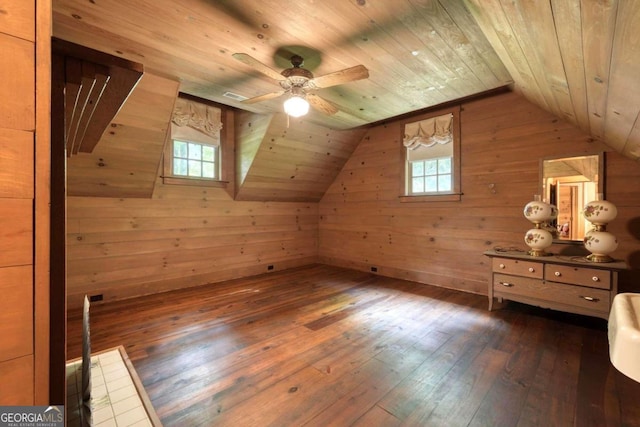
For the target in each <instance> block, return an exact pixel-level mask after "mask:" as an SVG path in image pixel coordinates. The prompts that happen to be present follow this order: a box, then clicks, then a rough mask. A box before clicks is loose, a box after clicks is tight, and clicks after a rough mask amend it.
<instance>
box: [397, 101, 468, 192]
mask: <svg viewBox="0 0 640 427" xmlns="http://www.w3.org/2000/svg"><path fill="white" fill-rule="evenodd" d="M445 114H452V115H453V121H452V124H451V130H452V132H453V142H452V144H453V159H452V165H451V166H452V168H453V171H452V181H453V182H452V187H451V191H447V192H440V193H424V194H415V195H413V194H410V191H409V189H410V185H411V184H410V179H411V172H410V170H409V169H410V168H409V162H408V160H407V148H406V147H405V146H404V145H403V144H402V140H403V139H404V134H405V126H406V125H407V124H409V123H414V122H419V121H421V120H426V119H430V118H432V117H437V116H442V115H445ZM460 145H461V144H460V106H455V107H451V108H445V109H442V110H438V111H433V112H430V113H425V114H422V115H419V116H414V117H412V118H411V119H407V120H405V121H403V122H402V123H401V125H400V150H402V161H403V166H402V168H403V173H402V174H401V178H400V180H401V183H400V194H401V195H400V196H399V199H400V201H401V202H430V201H437V202H444V201H460V200H461V196H462V190H461V182H460V181H461V179H460V177H461V170H460V169H461V164H462V162H461V159H460V157H461V155H460V152H461V148H460Z"/></svg>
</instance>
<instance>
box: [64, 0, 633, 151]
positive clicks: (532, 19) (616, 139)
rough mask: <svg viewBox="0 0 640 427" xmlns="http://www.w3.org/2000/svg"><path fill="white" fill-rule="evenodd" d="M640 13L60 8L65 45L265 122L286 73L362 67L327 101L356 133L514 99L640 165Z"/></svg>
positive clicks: (189, 4)
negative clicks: (406, 117) (486, 97)
mask: <svg viewBox="0 0 640 427" xmlns="http://www.w3.org/2000/svg"><path fill="white" fill-rule="evenodd" d="M638 26H640V2H635V1H632V0H547V1H533V0H515V1H514V0H463V1H461V0H393V1H391V0H335V1H329V0H325V1H319V0H298V1H285V0H280V1H277V0H216V1H214V0H183V1H180V2H176V1H173V0H138V1H129V0H53V32H54V36H56V37H58V38H61V39H63V40H68V41H71V42H74V43H77V44H80V45H83V46H87V47H90V48H93V49H96V50H99V51H103V52H106V53H109V54H112V55H116V56H120V57H123V58H125V59H128V60H131V61H135V62H139V63H142V64H143V65H144V67H145V72H149V73H152V74H155V75H158V76H162V77H165V78H168V79H174V80H177V81H179V90H180V91H181V92H184V93H187V94H191V95H194V96H198V97H201V98H205V99H209V100H212V101H216V102H219V103H222V104H226V105H230V106H234V107H238V108H241V109H244V110H247V111H249V112H252V113H263V114H265V113H274V112H279V111H281V109H282V101H283V98H282V97H280V98H275V99H272V100H268V101H264V102H261V103H257V104H252V105H246V104H242V103H241V102H238V101H235V100H233V99H231V98H228V97H226V96H225V93H228V92H230V93H234V94H238V95H242V96H245V97H249V98H250V97H254V96H258V95H261V94H265V93H268V92H273V91H275V90H278V89H279V86H278V84H277V82H275V81H274V80H272V79H270V78H269V77H266V76H264V75H263V74H260V73H258V72H256V71H255V70H253V69H252V68H250V67H249V66H247V65H246V64H244V63H242V62H240V61H238V60H235V59H234V58H233V57H232V54H233V53H236V52H245V53H248V54H250V55H251V56H253V57H254V58H256V59H258V60H260V61H262V62H263V63H265V64H267V65H268V66H269V67H272V68H273V69H275V70H278V71H280V70H282V69H284V68H287V67H289V66H290V63H289V58H290V57H291V55H292V54H299V55H301V56H303V57H304V58H305V64H304V65H305V67H306V68H308V69H310V70H311V71H312V72H313V73H314V74H315V75H316V76H319V75H324V74H327V73H331V72H334V71H337V70H341V69H344V68H347V67H352V66H355V65H358V64H362V65H364V66H365V67H366V68H367V69H368V70H369V78H368V79H366V80H361V81H356V82H351V83H348V84H344V85H340V86H335V87H331V88H326V89H321V90H318V92H317V94H319V95H321V96H322V97H324V98H325V99H327V100H329V101H330V102H331V103H332V104H334V105H335V106H336V107H338V108H339V109H340V112H339V113H337V114H335V115H332V116H329V115H325V114H322V113H319V112H316V111H312V112H311V113H310V114H309V115H308V116H307V119H306V120H307V121H308V122H309V123H313V124H314V125H319V126H324V127H328V128H331V129H351V128H354V127H357V126H360V125H365V124H368V123H375V122H379V121H381V120H385V119H388V118H392V117H395V116H398V115H403V114H407V113H410V112H413V111H416V110H422V109H426V108H430V107H433V106H437V105H439V104H442V103H445V102H449V101H452V100H456V99H460V98H463V97H467V96H471V95H475V94H479V93H483V92H487V91H491V90H494V89H496V88H500V87H504V86H505V85H510V86H511V87H512V89H513V90H514V91H516V92H518V93H521V94H522V95H523V96H525V97H526V98H527V99H528V100H530V101H531V102H533V103H535V104H537V105H539V106H540V107H542V108H544V109H545V110H547V111H550V112H552V113H554V114H556V115H557V116H559V117H561V118H564V119H566V120H567V121H569V122H571V123H573V124H575V125H576V126H578V127H580V128H581V129H583V130H585V131H586V132H589V133H590V134H591V135H592V136H593V137H594V138H596V139H600V140H603V141H604V142H605V143H607V144H608V145H609V146H610V147H612V149H614V150H615V151H618V152H620V153H622V154H624V155H626V156H628V157H630V158H633V159H638V158H640V120H638V117H639V112H640V41H639V39H638V36H637V31H635V29H636V28H638Z"/></svg>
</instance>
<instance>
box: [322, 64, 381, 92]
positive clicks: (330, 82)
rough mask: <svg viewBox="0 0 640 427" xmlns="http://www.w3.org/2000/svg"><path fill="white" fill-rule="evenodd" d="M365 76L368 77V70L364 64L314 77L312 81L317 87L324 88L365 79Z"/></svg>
mask: <svg viewBox="0 0 640 427" xmlns="http://www.w3.org/2000/svg"><path fill="white" fill-rule="evenodd" d="M367 77H369V70H367V69H366V68H365V66H364V65H356V66H355V67H351V68H345V69H344V70H340V71H335V72H333V73H329V74H325V75H324V76H320V77H316V78H315V79H313V83H314V84H315V85H316V87H318V88H325V87H331V86H336V85H341V84H343V83H348V82H353V81H356V80H362V79H366V78H367Z"/></svg>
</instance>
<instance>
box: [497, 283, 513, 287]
mask: <svg viewBox="0 0 640 427" xmlns="http://www.w3.org/2000/svg"><path fill="white" fill-rule="evenodd" d="M500 284H501V285H502V286H504V287H506V288H511V287H513V283H509V282H500Z"/></svg>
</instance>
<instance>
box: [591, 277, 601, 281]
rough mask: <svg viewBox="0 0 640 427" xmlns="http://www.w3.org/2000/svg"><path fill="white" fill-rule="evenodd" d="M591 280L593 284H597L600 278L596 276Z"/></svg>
mask: <svg viewBox="0 0 640 427" xmlns="http://www.w3.org/2000/svg"><path fill="white" fill-rule="evenodd" d="M591 280H593V281H594V282H599V281H600V278H599V277H598V276H593V277H592V278H591Z"/></svg>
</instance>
